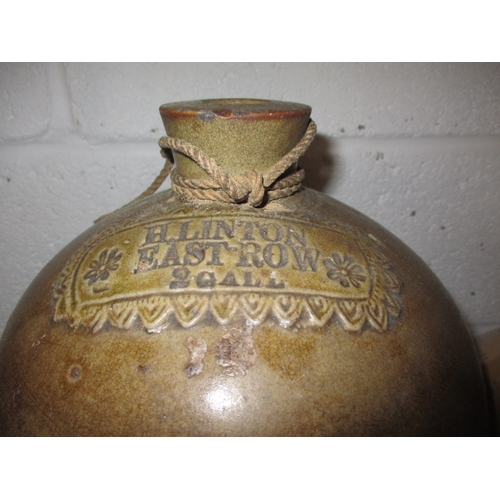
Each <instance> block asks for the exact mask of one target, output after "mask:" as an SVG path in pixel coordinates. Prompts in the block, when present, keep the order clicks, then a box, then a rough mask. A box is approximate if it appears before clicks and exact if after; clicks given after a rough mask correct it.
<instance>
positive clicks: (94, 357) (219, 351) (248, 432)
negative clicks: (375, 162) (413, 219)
mask: <svg viewBox="0 0 500 500" xmlns="http://www.w3.org/2000/svg"><path fill="white" fill-rule="evenodd" d="M160 112H161V116H162V119H163V122H164V124H165V128H166V130H167V134H168V137H165V138H162V139H161V140H160V146H161V147H162V149H163V152H164V154H165V156H166V158H167V162H166V167H165V170H164V175H163V177H164V176H165V175H166V174H167V173H168V171H169V168H170V166H171V163H170V161H169V158H170V156H171V153H172V152H173V156H174V159H175V169H174V170H173V171H172V172H171V178H172V190H167V191H163V192H160V193H159V194H155V195H151V196H145V197H142V198H141V199H139V200H137V201H135V202H133V203H131V204H129V205H128V206H126V207H124V208H122V209H120V210H117V211H116V212H114V213H113V214H110V215H108V216H106V217H104V218H102V220H101V221H100V222H98V223H97V224H95V225H94V226H93V227H91V228H90V229H89V230H88V231H86V232H85V233H84V234H82V235H81V236H79V237H78V238H76V239H75V240H74V241H73V242H72V243H70V244H69V245H68V246H67V247H66V248H64V249H63V250H62V251H61V252H60V253H59V254H58V255H57V256H56V257H55V258H54V259H53V260H52V261H51V262H50V263H49V264H48V265H47V266H46V267H45V268H44V269H43V270H42V272H41V273H40V274H39V275H38V277H37V278H36V279H35V280H34V282H33V283H32V284H31V286H30V287H29V289H28V290H27V291H26V293H25V294H24V296H23V298H22V300H21V301H20V303H19V305H18V306H17V308H16V309H15V311H14V313H13V314H12V316H11V318H10V321H9V323H8V325H7V328H6V331H5V333H4V335H3V337H2V340H1V350H0V429H1V434H2V435H9V436H91V435H92V436H94V435H95V436H392V435H394V436H396V435H400V436H401V435H403V436H405V435H406V436H417V435H418V436H431V435H455V436H461V435H474V436H480V435H485V434H487V433H488V432H489V430H488V421H487V407H486V397H485V389H484V384H483V379H482V375H481V369H480V364H479V361H478V358H477V354H476V351H475V348H474V345H473V342H472V339H471V337H470V335H469V333H468V331H467V329H466V327H465V326H464V323H463V321H462V320H461V318H460V316H459V314H458V312H457V309H456V307H455V305H454V304H453V302H452V300H451V299H450V297H449V295H448V293H447V292H446V291H445V290H444V288H443V286H442V285H441V283H440V282H439V281H438V279H437V278H436V277H435V276H434V274H433V273H432V272H431V271H430V269H429V268H428V267H427V266H426V265H425V264H424V263H423V262H422V260H420V258H419V257H417V256H416V255H415V254H414V253H413V252H412V251H411V250H409V249H408V248H407V247H406V246H405V245H404V244H402V242H401V241H399V240H398V239H397V238H396V237H394V236H393V235H392V234H390V233H389V232H388V231H386V230H385V229H383V228H382V227H380V226H379V225H378V224H376V223H375V222H373V221H371V220H370V219H368V218H367V217H365V216H363V215H362V214H360V213H359V212H357V211H356V210H353V209H351V208H349V207H347V206H345V205H343V204H342V203H339V202H337V201H335V200H333V199H331V198H329V197H327V196H324V195H323V194H320V193H319V192H316V191H313V190H310V189H306V188H304V187H302V185H301V181H302V178H303V171H302V169H301V168H300V167H299V166H298V161H297V160H298V158H299V157H300V156H301V155H302V154H303V153H304V151H305V150H306V149H307V146H308V145H309V144H310V142H311V141H312V140H313V137H314V133H315V125H314V122H312V121H311V120H310V112H311V109H310V108H309V107H308V106H305V105H302V104H296V103H284V102H274V101H264V100H252V99H214V100H206V101H193V102H182V103H174V104H168V105H164V106H162V107H161V108H160ZM163 177H162V178H161V179H160V180H159V182H161V180H162V179H163ZM159 182H158V183H159ZM158 183H157V184H158ZM156 187H157V186H155V188H156ZM148 194H149V193H148Z"/></svg>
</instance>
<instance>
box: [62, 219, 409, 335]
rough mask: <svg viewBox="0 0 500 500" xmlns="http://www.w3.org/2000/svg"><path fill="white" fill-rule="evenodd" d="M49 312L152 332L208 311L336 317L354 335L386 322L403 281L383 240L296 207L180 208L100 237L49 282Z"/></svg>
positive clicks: (251, 317) (286, 323)
mask: <svg viewBox="0 0 500 500" xmlns="http://www.w3.org/2000/svg"><path fill="white" fill-rule="evenodd" d="M54 297H55V299H56V308H55V314H54V319H55V320H56V321H61V320H66V321H68V322H69V323H70V324H71V325H73V326H78V325H83V326H86V327H89V328H92V329H93V330H94V331H99V330H100V329H102V328H103V327H104V326H105V325H106V324H110V325H113V326H116V327H119V328H122V329H129V328H131V327H132V325H134V324H136V322H137V321H139V322H140V323H142V325H143V326H144V327H145V329H146V330H148V331H150V332H161V331H162V330H163V329H164V328H167V327H168V326H169V325H170V324H172V323H173V322H175V323H177V324H179V325H181V326H182V327H184V328H189V327H192V326H194V325H196V324H198V323H200V322H201V321H204V320H205V319H207V318H212V319H214V320H215V321H216V322H217V323H219V324H220V325H230V324H232V323H235V322H236V321H241V320H243V321H249V322H250V323H252V324H254V325H258V324H261V323H262V322H264V321H265V320H269V319H271V320H274V321H275V322H276V323H277V324H279V325H280V326H282V327H284V328H288V327H291V326H295V327H299V328H300V327H305V326H323V325H325V324H327V323H328V322H329V321H331V320H332V319H333V318H335V319H336V320H338V321H340V323H341V324H342V326H343V327H344V328H345V329H347V330H349V331H352V332H359V331H361V330H362V329H363V328H365V327H366V326H370V327H371V328H373V329H375V330H377V331H386V330H388V329H389V324H390V323H389V318H390V317H392V318H398V317H399V316H400V314H401V309H402V304H401V300H400V299H401V284H400V282H399V280H398V279H397V278H396V276H395V275H394V273H393V272H392V270H391V266H390V264H389V263H388V262H387V260H386V259H385V258H384V257H383V255H382V254H381V253H380V252H379V251H378V250H377V248H376V243H374V241H373V240H372V239H370V238H368V237H366V236H364V235H361V234H360V233H358V232H355V231H354V230H353V229H350V228H347V227H344V226H341V225H338V224H328V225H327V224H326V223H323V222H317V221H310V220H304V219H301V218H300V216H298V215H294V214H290V213H280V214H275V215H273V216H271V215H269V214H265V213H264V214H261V213H259V214H255V213H251V212H245V211H241V212H239V213H237V214H235V213H234V212H229V213H224V212H219V213H218V214H217V215H214V216H212V217H210V218H209V217H207V216H203V217H201V216H197V215H196V214H193V213H189V212H186V211H184V210H177V211H175V210H174V211H173V212H172V213H170V214H168V215H163V216H162V218H158V219H154V218H153V217H152V216H151V217H150V220H148V221H146V222H135V223H129V224H128V225H126V226H119V227H116V228H110V229H108V230H106V231H104V232H102V233H98V234H96V235H95V236H94V237H93V238H91V239H90V240H89V241H88V242H87V244H86V245H84V246H83V247H82V249H81V250H79V251H78V252H77V253H76V254H75V255H74V256H73V257H72V259H71V260H70V262H69V263H68V264H67V266H66V267H65V269H64V270H63V271H62V272H61V275H60V276H59V280H58V282H57V283H56V286H55V289H54Z"/></svg>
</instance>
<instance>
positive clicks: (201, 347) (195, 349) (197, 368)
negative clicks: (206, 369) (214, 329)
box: [184, 337, 207, 378]
mask: <svg viewBox="0 0 500 500" xmlns="http://www.w3.org/2000/svg"><path fill="white" fill-rule="evenodd" d="M186 347H187V348H188V349H189V352H190V354H191V356H190V359H189V361H188V362H187V363H186V365H185V366H184V371H185V372H186V375H187V376H188V377H190V378H191V377H194V376H195V375H199V374H200V373H201V372H202V371H203V359H204V358H205V354H206V353H207V343H206V342H205V341H204V340H203V339H195V338H194V337H189V338H188V339H187V340H186Z"/></svg>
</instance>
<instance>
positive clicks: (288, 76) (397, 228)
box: [0, 63, 500, 334]
mask: <svg viewBox="0 0 500 500" xmlns="http://www.w3.org/2000/svg"><path fill="white" fill-rule="evenodd" d="M209 97H259V98H267V99H279V100H290V101H296V102H303V103H306V104H309V105H311V106H312V108H313V118H314V120H315V121H316V123H317V124H318V128H319V134H320V136H319V137H318V138H317V140H316V142H315V144H313V147H312V149H311V151H310V152H308V154H307V156H306V158H305V159H304V164H305V166H306V168H307V170H308V177H309V178H308V181H307V184H308V185H309V186H312V187H317V188H318V187H319V188H320V189H321V190H323V191H324V192H326V193H327V194H329V195H331V196H334V197H336V198H337V199H339V200H341V201H343V202H345V203H347V204H349V205H351V206H353V207H354V208H356V209H358V210H360V211H362V212H364V213H365V214H367V215H368V216H370V217H372V218H373V219H375V220H377V221H378V222H380V223H381V224H382V225H384V226H385V227H387V228H388V229H389V230H391V231H392V232H393V233H394V234H396V235H397V236H399V237H400V238H401V239H402V240H403V241H404V242H405V243H407V244H408V245H409V246H410V247H411V248H413V249H414V250H415V251H416V252H417V253H418V254H419V255H420V256H421V257H422V258H423V259H424V260H425V261H426V262H427V263H428V264H429V265H430V266H431V267H432V269H433V270H434V272H435V273H436V274H437V275H438V276H439V278H440V279H441V280H442V281H443V283H444V284H445V286H446V287H447V288H448V290H449V291H450V292H451V294H452V296H453V297H454V298H455V300H456V302H457V304H458V305H459V307H460V309H461V310H462V312H463V314H464V316H465V318H466V320H467V321H468V323H469V324H470V326H471V329H472V331H473V332H474V333H475V334H481V333H484V332H486V331H489V330H492V329H493V328H495V327H499V326H500V259H499V257H498V249H499V248H500V227H499V226H500V223H499V214H500V194H499V191H500V140H499V139H500V64H456V63H454V64H447V63H435V64H427V63H424V64H402V63H393V64H371V63H370V64H365V63H353V64H344V63H307V64H302V63H300V64H298V63H296V64H293V63H286V64H271V63H266V64H250V63H240V64H234V63H218V64H194V63H185V64H173V63H158V64H66V65H63V64H24V63H23V64H11V63H9V64H6V63H3V64H0V106H1V108H0V109H1V113H0V256H1V259H0V283H1V286H0V331H3V328H4V326H5V323H6V321H7V319H8V316H9V315H10V313H11V312H12V310H13V309H14V307H15V304H16V303H17V301H18V300H19V298H20V297H21V294H22V292H23V291H24V290H25V289H26V287H27V286H28V285H29V283H30V282H31V280H32V279H33V278H34V277H35V275H36V274H37V273H38V271H39V270H40V269H41V268H42V267H43V266H44V265H45V263H46V262H47V261H48V260H49V259H50V258H51V257H52V256H53V255H54V254H55V253H56V252H57V251H58V250H60V249H61V248H62V247H63V246H64V245H65V244H66V243H68V242H69V241H70V240H72V239H73V238H74V237H75V236H77V235H78V234H79V233H81V232H82V231H83V230H84V229H86V228H87V227H88V226H90V225H91V224H92V221H93V220H94V219H95V218H96V217H98V216H99V215H101V214H103V213H107V212H109V211H111V210H113V209H115V208H118V207H120V206H121V205H123V204H124V203H126V202H127V201H129V200H130V199H132V198H133V197H135V196H136V195H137V194H139V193H140V192H141V191H142V190H143V189H144V188H145V187H147V186H148V185H149V183H150V182H151V181H152V180H153V179H154V177H155V175H156V174H157V172H158V171H159V170H160V168H161V166H162V161H161V158H160V156H159V154H158V146H157V140H158V138H159V137H160V136H161V135H162V134H163V130H162V125H161V120H160V116H159V114H158V107H159V106H160V105H161V104H163V103H166V102H172V101H178V100H190V99H201V98H209ZM168 186H169V183H168V182H166V183H165V187H168Z"/></svg>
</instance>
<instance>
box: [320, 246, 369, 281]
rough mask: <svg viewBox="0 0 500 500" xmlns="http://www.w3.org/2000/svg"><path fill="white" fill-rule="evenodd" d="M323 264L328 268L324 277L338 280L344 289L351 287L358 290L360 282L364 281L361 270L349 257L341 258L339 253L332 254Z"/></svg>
mask: <svg viewBox="0 0 500 500" xmlns="http://www.w3.org/2000/svg"><path fill="white" fill-rule="evenodd" d="M323 263H324V264H325V266H326V267H327V268H328V272H327V273H326V275H327V276H328V277H329V278H330V279H331V280H338V281H339V282H340V284H341V285H342V286H343V287H345V288H348V287H350V286H351V285H352V286H353V287H355V288H359V287H360V286H361V283H360V282H361V281H366V276H363V274H362V271H363V268H362V267H361V266H360V265H358V264H356V263H355V262H354V259H353V258H352V257H350V256H349V255H346V256H344V257H342V255H341V254H339V253H332V255H331V257H327V258H326V259H324V260H323Z"/></svg>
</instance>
